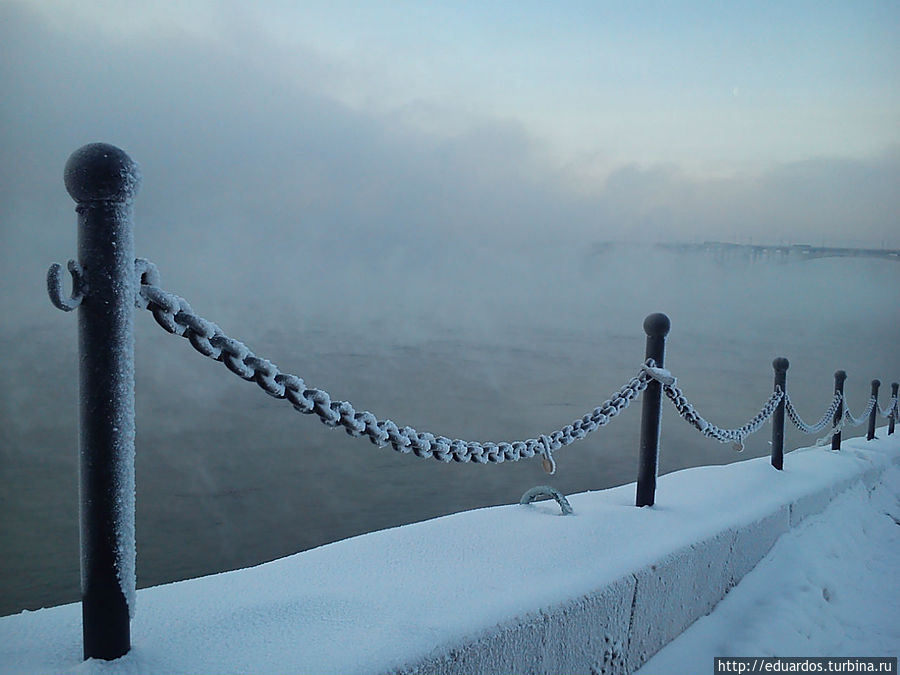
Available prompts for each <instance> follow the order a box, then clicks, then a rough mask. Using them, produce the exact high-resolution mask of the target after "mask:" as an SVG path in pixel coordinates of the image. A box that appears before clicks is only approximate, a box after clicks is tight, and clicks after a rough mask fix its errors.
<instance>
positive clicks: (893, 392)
mask: <svg viewBox="0 0 900 675" xmlns="http://www.w3.org/2000/svg"><path fill="white" fill-rule="evenodd" d="M898 386H900V384H898V383H897V382H891V400H892V401H895V403H894V407H893V408H892V409H891V414H890V416H889V417H888V436H890V435H891V434H893V433H894V423H895V421H896V419H897V404H896V399H897V387H898Z"/></svg>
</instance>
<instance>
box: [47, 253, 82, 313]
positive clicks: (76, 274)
mask: <svg viewBox="0 0 900 675" xmlns="http://www.w3.org/2000/svg"><path fill="white" fill-rule="evenodd" d="M66 267H68V269H69V274H71V275H72V294H71V295H70V296H69V297H68V298H67V297H65V296H64V295H63V288H62V287H63V280H62V278H63V271H62V265H60V264H59V263H53V264H52V265H50V269H49V270H47V294H48V295H49V296H50V302H52V303H53V306H54V307H56V308H57V309H61V310H62V311H64V312H71V311H72V310H73V309H77V308H78V306H79V305H80V304H81V301H82V300H84V296H85V294H86V293H87V283H86V282H85V278H84V269H83V268H82V267H81V265H79V264H78V261H77V260H70V261H69V262H68V264H67V265H66Z"/></svg>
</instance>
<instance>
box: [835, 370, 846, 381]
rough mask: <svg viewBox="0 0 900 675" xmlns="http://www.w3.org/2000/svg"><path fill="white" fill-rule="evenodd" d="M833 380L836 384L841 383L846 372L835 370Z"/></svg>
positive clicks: (844, 378)
mask: <svg viewBox="0 0 900 675" xmlns="http://www.w3.org/2000/svg"><path fill="white" fill-rule="evenodd" d="M834 379H835V380H837V381H838V382H843V381H844V380H846V379H847V371H845V370H836V371H834Z"/></svg>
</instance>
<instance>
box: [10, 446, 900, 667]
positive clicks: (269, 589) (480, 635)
mask: <svg viewBox="0 0 900 675" xmlns="http://www.w3.org/2000/svg"><path fill="white" fill-rule="evenodd" d="M879 437H880V438H879V439H876V440H874V441H871V442H866V441H865V440H862V439H850V440H845V441H844V449H843V450H842V451H840V452H830V451H828V450H824V449H821V448H816V449H810V450H806V451H797V452H793V453H790V454H788V455H786V456H785V465H784V471H777V470H775V469H774V468H773V467H772V466H771V465H770V464H769V462H768V458H758V459H752V460H748V461H744V462H740V463H735V464H730V465H724V466H710V467H700V468H694V469H686V470H684V471H679V472H676V473H673V474H669V475H667V476H663V477H661V478H660V480H659V483H658V490H657V500H656V506H654V507H648V508H635V507H634V506H633V498H634V485H633V484H632V485H626V486H622V487H618V488H613V489H609V490H602V491H598V492H589V493H583V494H578V495H572V496H570V497H569V501H570V503H571V505H572V508H573V509H574V513H573V514H572V515H567V516H562V515H560V510H559V508H558V506H557V504H556V503H554V502H552V501H548V502H539V503H535V504H530V505H518V504H516V505H510V506H500V507H492V508H486V509H479V510H475V511H467V512H463V513H458V514H454V515H452V516H447V517H444V518H437V519H434V520H430V521H426V522H422V523H416V524H413V525H407V526H404V527H398V528H394V529H391V530H385V531H381V532H373V533H371V534H367V535H363V536H360V537H355V538H353V539H348V540H346V541H341V542H337V543H335V544H331V545H328V546H323V547H321V548H318V549H314V550H311V551H306V552H304V553H300V554H297V555H294V556H291V557H288V558H283V559H281V560H277V561H274V562H271V563H267V564H265V565H260V566H258V567H255V568H250V569H246V570H239V571H236V572H228V573H224V574H219V575H214V576H209V577H204V578H201V579H193V580H189V581H185V582H180V583H176V584H169V585H166V586H159V587H156V588H150V589H145V590H142V591H139V595H140V601H141V611H140V612H139V613H138V614H137V616H136V617H135V621H134V623H133V626H132V632H133V636H134V649H133V650H132V651H131V652H130V653H129V654H128V655H126V656H125V657H123V658H122V659H121V660H120V661H117V662H116V663H117V664H118V665H119V666H120V667H118V670H120V671H122V672H168V673H191V672H222V673H237V672H255V673H284V672H315V673H349V672H352V673H409V674H414V673H415V674H421V673H471V672H481V673H505V672H530V673H559V672H567V673H631V672H634V671H635V670H636V669H637V668H638V667H639V666H640V665H641V664H642V663H643V662H644V661H646V660H647V659H648V658H649V657H650V656H652V654H653V653H654V652H656V651H657V650H658V649H659V648H660V647H662V646H663V645H665V644H666V643H667V642H669V641H670V640H672V639H673V638H675V637H676V636H678V635H679V634H680V633H681V632H682V631H683V630H684V629H685V628H686V627H687V626H688V625H689V624H690V623H691V622H693V621H694V620H695V619H697V618H699V617H701V616H703V615H704V614H706V613H708V612H709V611H710V610H711V609H712V608H713V607H714V606H715V605H716V603H717V602H718V601H719V600H720V599H721V598H722V597H723V596H724V595H725V593H726V592H727V591H728V589H730V588H731V587H732V586H734V585H735V584H736V583H737V582H738V581H739V580H740V579H741V577H743V576H744V575H745V574H746V573H747V572H748V571H750V570H751V569H753V567H754V565H756V563H757V562H758V561H759V560H760V559H761V558H763V557H764V556H765V555H766V553H767V552H768V551H769V550H770V548H771V547H772V546H773V544H774V543H775V541H776V540H777V539H778V537H779V536H780V535H781V534H782V533H784V532H786V531H788V530H789V529H790V528H792V527H793V526H794V525H796V524H797V523H798V522H799V521H800V520H802V519H803V518H804V517H806V516H808V515H810V514H812V513H816V512H818V511H819V510H821V509H823V508H824V507H825V506H827V505H828V503H829V502H830V501H831V500H832V498H833V497H835V496H836V495H838V494H840V493H841V492H842V491H844V490H846V489H847V488H849V487H851V486H869V485H871V484H874V482H876V481H878V480H879V476H880V474H881V473H882V472H883V471H884V469H885V468H886V467H887V466H889V465H890V464H891V463H892V462H895V463H896V462H897V461H898V458H900V434H895V435H893V436H889V437H888V436H885V434H884V430H882V431H880V432H879ZM79 609H80V608H79V606H78V605H66V606H64V607H57V608H53V609H49V610H41V611H39V612H29V613H23V614H20V615H17V616H12V617H3V618H0V675H2V674H3V673H7V672H9V673H12V672H40V673H59V672H77V673H81V674H82V675H91V674H93V673H97V674H99V673H104V672H107V671H108V665H106V664H100V663H97V662H93V661H89V662H86V663H84V664H81V663H80V653H79V649H78V637H79V636H78V630H79V613H80V612H79Z"/></svg>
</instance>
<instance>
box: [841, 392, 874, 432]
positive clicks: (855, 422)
mask: <svg viewBox="0 0 900 675" xmlns="http://www.w3.org/2000/svg"><path fill="white" fill-rule="evenodd" d="M876 402H877V399H876V398H875V397H874V396H871V397H870V398H869V402H868V403H867V404H866V409H865V410H863V411H862V414H860V416H859V417H854V416H853V415H852V414H851V413H850V408H849V407H848V406H847V397H846V396H845V397H844V419H845V420H846V424H849V425H850V426H851V427H858V426H860V425H863V424H865V423H866V422H867V421H868V420H869V413H871V412H872V409H873V408H874V407H875V404H876Z"/></svg>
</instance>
